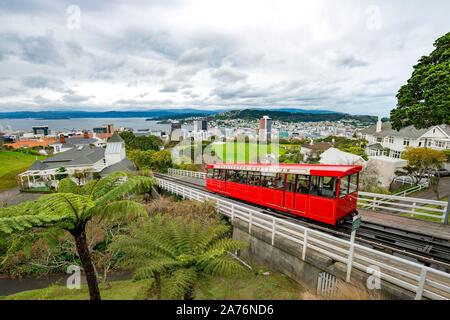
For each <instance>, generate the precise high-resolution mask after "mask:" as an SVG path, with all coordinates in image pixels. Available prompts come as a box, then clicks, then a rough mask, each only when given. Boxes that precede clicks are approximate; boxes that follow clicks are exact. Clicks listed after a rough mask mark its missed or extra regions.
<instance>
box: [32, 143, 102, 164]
mask: <svg viewBox="0 0 450 320" xmlns="http://www.w3.org/2000/svg"><path fill="white" fill-rule="evenodd" d="M104 156H105V149H104V148H101V147H93V146H81V147H78V148H73V149H70V150H68V151H64V152H61V153H58V154H56V155H54V156H53V157H49V158H47V159H45V160H37V161H35V162H34V163H33V165H32V166H31V168H30V169H29V170H47V169H57V168H60V167H73V166H83V165H92V164H94V163H96V162H98V161H100V160H101V159H103V158H104Z"/></svg>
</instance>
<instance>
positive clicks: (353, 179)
mask: <svg viewBox="0 0 450 320" xmlns="http://www.w3.org/2000/svg"><path fill="white" fill-rule="evenodd" d="M357 190H358V173H354V174H352V175H351V176H350V188H349V190H348V193H352V192H355V191H357Z"/></svg>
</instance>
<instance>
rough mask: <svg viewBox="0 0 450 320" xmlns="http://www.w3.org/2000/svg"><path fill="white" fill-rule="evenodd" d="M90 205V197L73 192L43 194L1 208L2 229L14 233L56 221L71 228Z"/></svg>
mask: <svg viewBox="0 0 450 320" xmlns="http://www.w3.org/2000/svg"><path fill="white" fill-rule="evenodd" d="M90 206H92V201H90V199H89V198H87V197H85V196H81V195H76V194H72V193H54V194H50V195H46V196H42V197H40V198H39V199H37V200H35V201H28V202H24V203H22V204H20V205H17V206H11V207H7V208H2V209H0V231H1V232H4V233H12V232H14V231H23V230H25V229H29V228H32V227H44V226H48V225H54V224H56V223H58V224H59V225H60V226H61V227H62V228H70V227H71V226H73V225H75V224H76V223H77V222H78V221H79V218H80V216H81V214H82V213H83V211H85V210H86V208H88V207H90Z"/></svg>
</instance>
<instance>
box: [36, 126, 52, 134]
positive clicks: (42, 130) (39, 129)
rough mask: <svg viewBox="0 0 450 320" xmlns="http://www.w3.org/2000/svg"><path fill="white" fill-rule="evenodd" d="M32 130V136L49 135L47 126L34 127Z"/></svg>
mask: <svg viewBox="0 0 450 320" xmlns="http://www.w3.org/2000/svg"><path fill="white" fill-rule="evenodd" d="M32 129H33V134H34V135H42V136H48V135H49V133H50V130H49V128H48V126H35V127H33V128H32Z"/></svg>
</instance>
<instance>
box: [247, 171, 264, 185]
mask: <svg viewBox="0 0 450 320" xmlns="http://www.w3.org/2000/svg"><path fill="white" fill-rule="evenodd" d="M260 183H261V173H259V172H255V171H249V172H248V176H247V184H249V185H251V186H256V187H259V185H260Z"/></svg>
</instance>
